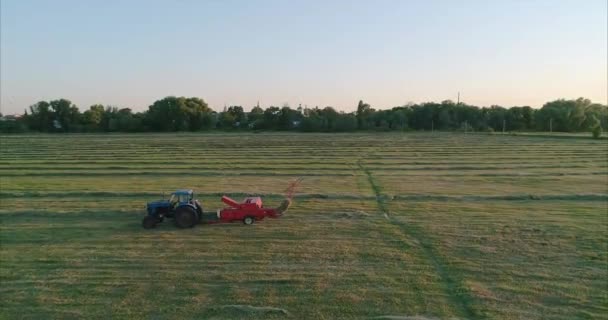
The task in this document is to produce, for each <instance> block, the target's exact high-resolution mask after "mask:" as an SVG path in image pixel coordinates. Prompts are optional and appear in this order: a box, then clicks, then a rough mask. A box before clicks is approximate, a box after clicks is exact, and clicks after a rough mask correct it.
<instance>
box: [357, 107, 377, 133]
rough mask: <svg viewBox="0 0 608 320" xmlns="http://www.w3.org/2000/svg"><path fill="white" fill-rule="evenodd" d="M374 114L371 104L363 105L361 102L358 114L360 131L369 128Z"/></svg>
mask: <svg viewBox="0 0 608 320" xmlns="http://www.w3.org/2000/svg"><path fill="white" fill-rule="evenodd" d="M373 112H374V109H372V108H371V107H370V105H369V104H367V103H363V100H359V104H357V113H356V116H357V124H358V127H359V129H366V128H368V127H369V121H370V117H371V114H372V113H373Z"/></svg>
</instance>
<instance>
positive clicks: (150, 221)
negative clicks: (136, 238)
mask: <svg viewBox="0 0 608 320" xmlns="http://www.w3.org/2000/svg"><path fill="white" fill-rule="evenodd" d="M157 223H158V219H156V218H154V217H151V216H145V217H144V220H143V221H142V222H141V225H142V226H143V227H144V229H152V228H154V227H156V224H157Z"/></svg>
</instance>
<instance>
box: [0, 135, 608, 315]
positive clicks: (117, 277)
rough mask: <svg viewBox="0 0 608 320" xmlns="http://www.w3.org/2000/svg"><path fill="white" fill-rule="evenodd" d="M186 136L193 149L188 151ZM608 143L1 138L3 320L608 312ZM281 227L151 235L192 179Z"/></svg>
mask: <svg viewBox="0 0 608 320" xmlns="http://www.w3.org/2000/svg"><path fill="white" fill-rule="evenodd" d="M184 141H187V142H188V143H183V142H184ZM607 147H608V144H607V143H606V141H595V140H591V139H553V138H552V137H534V138H531V137H530V138H528V137H513V136H498V135H467V136H464V135H457V134H442V133H433V134H429V133H414V134H381V133H378V134H365V133H357V134H337V135H336V134H332V135H325V134H260V135H253V134H209V135H203V134H189V133H179V134H146V135H141V134H134V135H121V134H116V135H30V136H3V137H0V282H1V283H2V287H1V288H0V301H2V302H1V303H0V318H26V319H40V318H108V317H110V318H119V319H123V318H124V319H150V318H156V319H184V318H215V319H233V318H239V319H284V318H293V319H337V318H340V319H348V318H352V319H361V318H382V317H383V316H384V318H387V319H388V318H395V319H398V318H403V319H436V318H440V319H449V318H489V319H493V318H500V319H522V318H543V317H544V318H551V319H576V318H597V319H602V318H608V317H607V316H606V315H607V314H608V296H607V294H606V287H605V284H606V281H608V274H607V271H606V270H608V256H607V254H606V252H608V247H607V243H608V231H607V228H608V221H607V219H608V202H607V199H608V174H607V172H608V170H607V163H608V153H607V152H606V151H608V149H607ZM298 176H304V177H305V179H304V182H303V184H302V186H301V188H300V189H299V190H298V193H297V194H296V197H295V203H294V204H293V206H292V207H291V208H290V210H289V211H288V212H287V214H286V215H285V216H284V217H282V218H281V219H276V220H275V219H268V220H264V221H262V222H260V223H256V224H255V225H254V226H244V225H242V224H240V223H235V224H229V225H213V226H197V227H196V228H193V229H188V230H180V229H176V228H175V227H174V226H173V224H172V222H171V221H166V222H164V223H163V224H161V225H160V226H159V227H158V228H157V229H153V230H143V229H142V228H141V225H140V223H141V217H142V215H143V211H144V205H145V202H147V201H151V200H155V199H157V198H159V197H160V194H161V193H162V192H165V193H168V192H170V191H172V190H174V189H177V188H193V189H194V190H195V192H197V193H198V194H200V197H199V198H200V199H201V201H202V202H203V204H204V206H205V210H209V211H213V210H215V209H216V208H220V207H222V206H223V204H222V203H221V202H220V201H219V196H220V195H221V194H224V193H226V194H228V195H230V196H233V197H236V198H241V197H244V196H246V195H248V194H258V195H263V196H264V203H265V205H267V206H276V205H278V204H279V203H280V200H281V195H282V193H283V190H284V189H285V187H286V186H287V183H288V181H290V180H291V179H293V178H296V177H298Z"/></svg>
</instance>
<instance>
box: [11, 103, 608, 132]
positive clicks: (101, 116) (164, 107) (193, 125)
mask: <svg viewBox="0 0 608 320" xmlns="http://www.w3.org/2000/svg"><path fill="white" fill-rule="evenodd" d="M607 127H608V107H607V106H606V105H602V104H598V103H592V102H591V101H590V100H589V99H585V98H579V99H575V100H565V99H559V100H555V101H550V102H547V103H545V104H544V105H543V107H542V108H540V109H534V108H531V107H529V106H522V107H511V108H505V107H501V106H491V107H482V108H480V107H477V106H473V105H469V104H466V103H454V102H453V101H450V100H446V101H443V102H441V103H435V102H428V103H421V104H408V105H404V106H399V107H394V108H392V109H386V110H376V109H374V108H372V107H371V106H370V105H369V104H367V103H364V102H363V101H359V103H358V105H357V110H356V111H354V112H343V111H337V110H336V109H334V108H332V107H325V108H319V107H314V108H307V107H306V108H302V107H298V108H291V107H290V106H289V105H283V106H282V107H278V106H270V107H268V108H266V109H263V108H261V107H259V106H254V107H253V108H252V109H251V111H249V112H246V111H245V110H244V109H243V107H242V106H230V107H225V108H224V110H223V111H221V112H216V111H214V110H213V109H211V108H209V106H208V104H207V103H206V102H205V101H204V100H203V99H200V98H196V97H191V98H186V97H172V96H171V97H166V98H163V99H161V100H158V101H155V102H154V103H153V104H152V105H150V106H149V107H148V110H146V111H144V112H133V111H132V110H131V109H129V108H117V107H112V106H102V105H99V104H96V105H92V106H90V107H89V109H88V110H86V111H84V112H80V110H79V108H78V107H76V106H75V105H74V104H73V103H72V102H71V101H69V100H67V99H58V100H53V101H40V102H38V103H36V104H34V105H32V106H30V107H29V108H28V110H26V111H25V113H24V114H23V115H22V116H21V117H18V118H17V119H15V120H14V121H2V122H0V131H2V132H25V131H36V132H173V131H205V130H217V129H219V130H282V131H304V132H350V131H357V130H370V131H408V130H426V131H435V130H436V131H456V130H461V131H483V132H493V131H509V132H510V131H553V132H583V131H591V132H594V135H596V134H597V135H598V136H599V134H600V133H601V130H602V128H607Z"/></svg>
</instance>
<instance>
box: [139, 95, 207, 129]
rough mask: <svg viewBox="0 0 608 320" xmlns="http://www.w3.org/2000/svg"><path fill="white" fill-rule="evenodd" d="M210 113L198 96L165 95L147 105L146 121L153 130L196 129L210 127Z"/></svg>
mask: <svg viewBox="0 0 608 320" xmlns="http://www.w3.org/2000/svg"><path fill="white" fill-rule="evenodd" d="M212 113H213V112H212V110H211V109H210V108H209V106H208V105H207V103H205V101H203V100H202V99H200V98H195V97H192V98H185V97H179V98H178V97H166V98H164V99H161V100H158V101H155V102H154V103H153V104H152V105H151V106H149V107H148V112H147V113H146V123H147V124H148V126H149V127H150V128H151V129H152V130H153V131H180V130H190V131H196V130H201V129H209V128H211V127H212V126H211V125H212V119H213V117H212Z"/></svg>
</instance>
